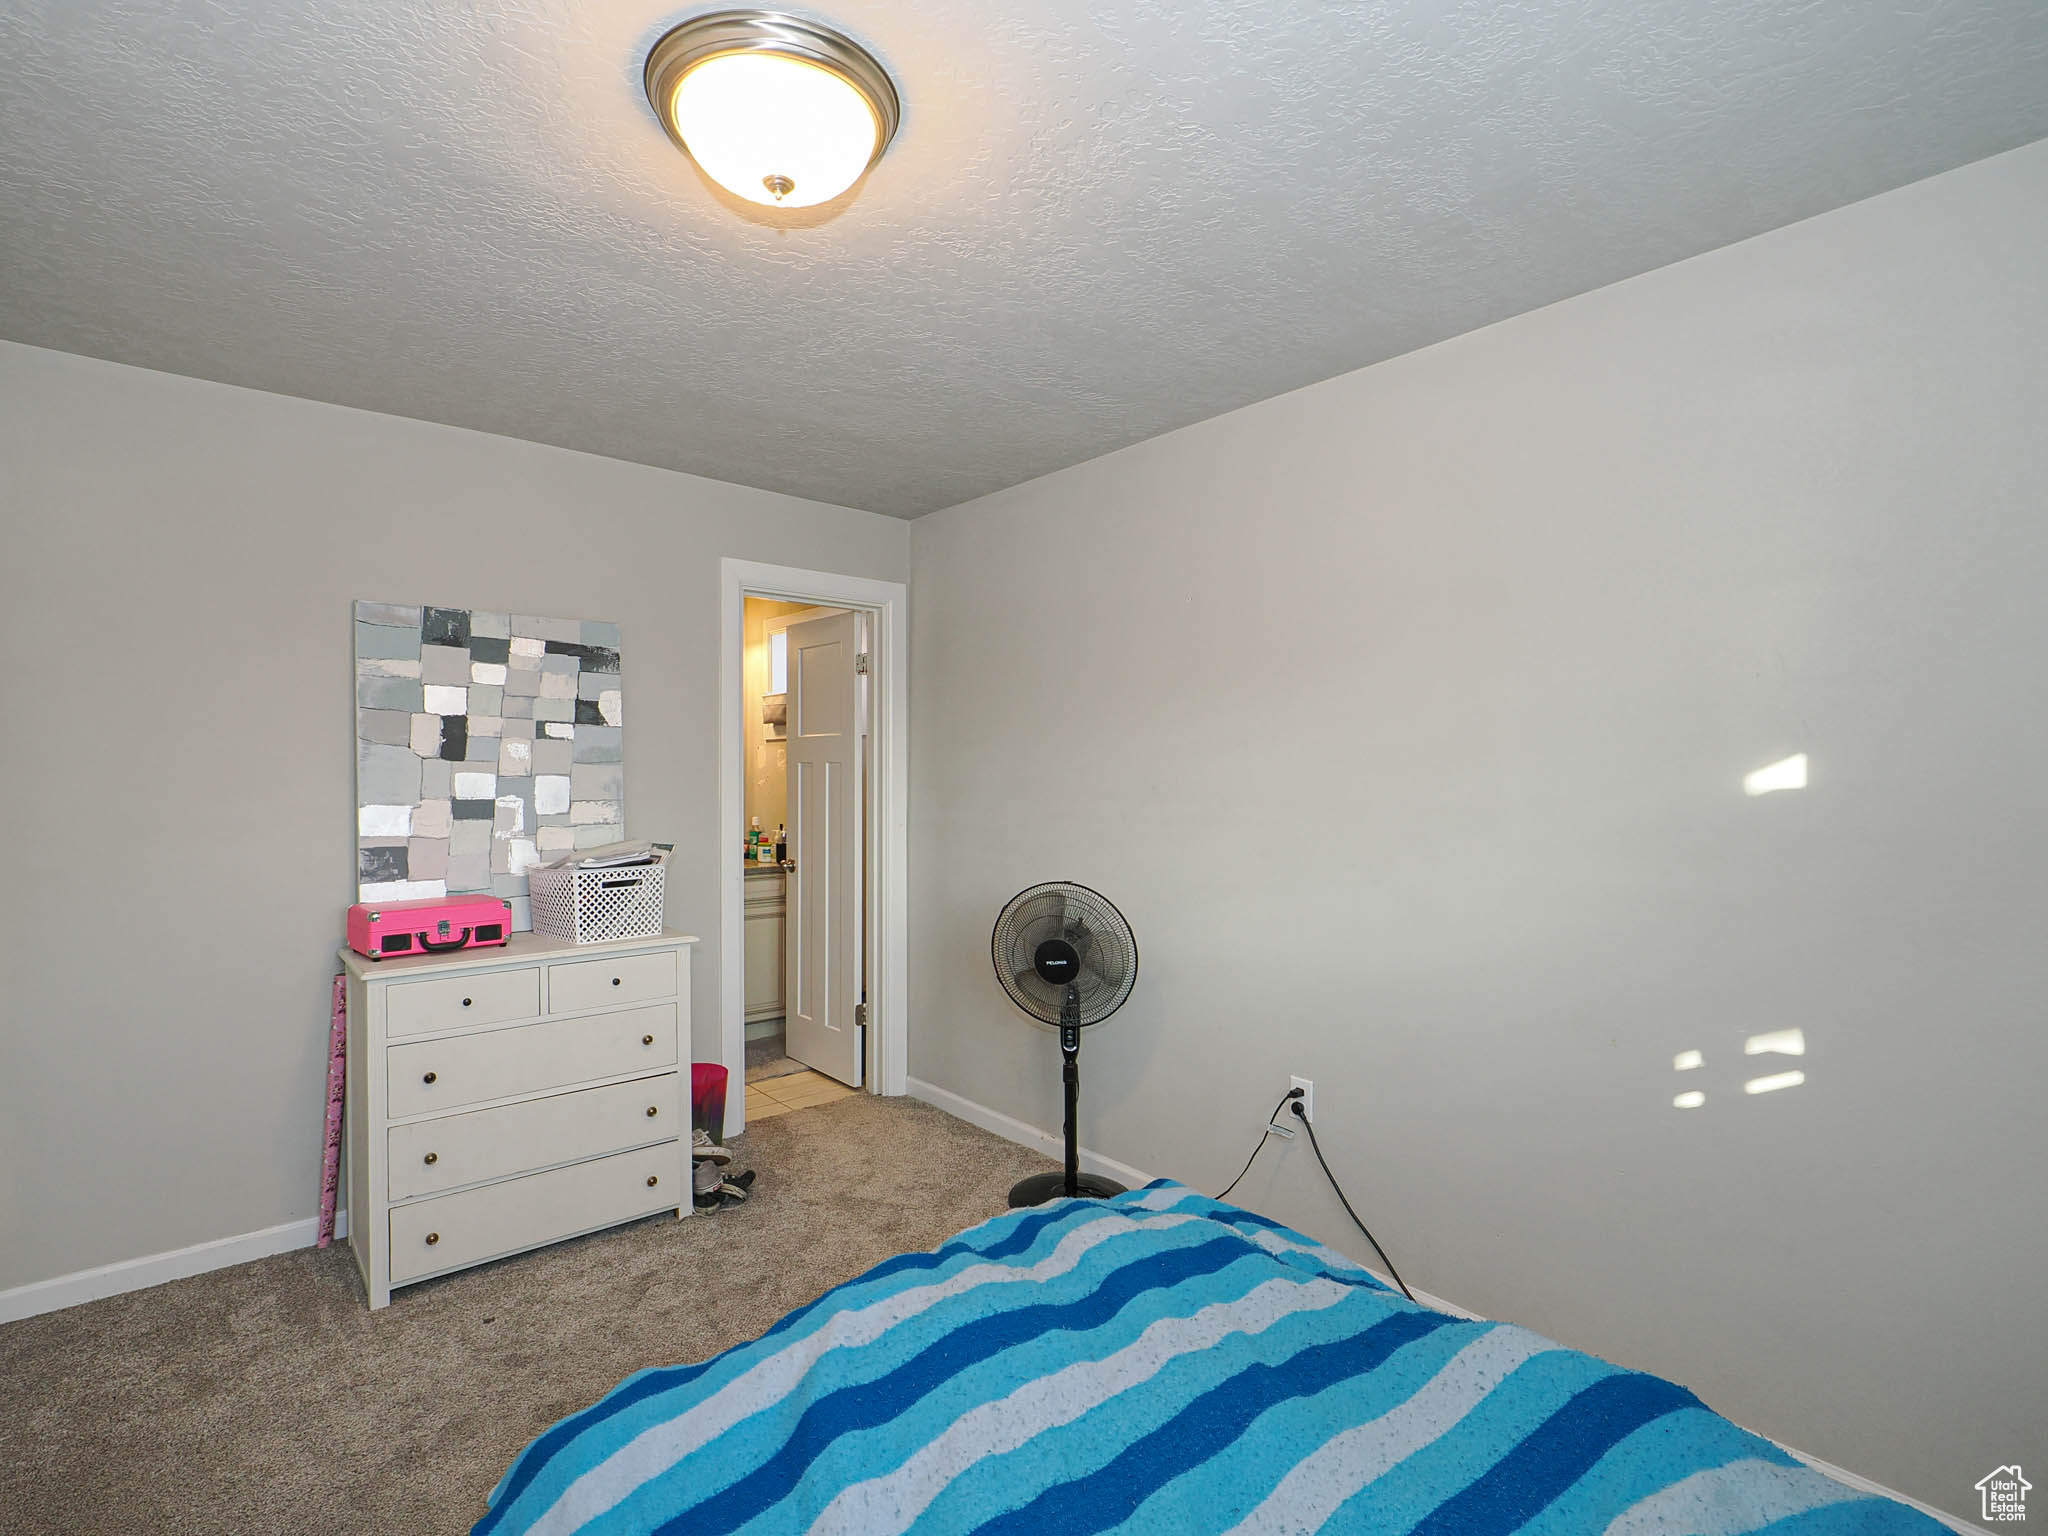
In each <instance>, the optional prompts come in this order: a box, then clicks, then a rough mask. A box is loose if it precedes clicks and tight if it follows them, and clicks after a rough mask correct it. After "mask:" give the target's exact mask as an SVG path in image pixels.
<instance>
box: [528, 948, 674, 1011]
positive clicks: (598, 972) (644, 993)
mask: <svg viewBox="0 0 2048 1536" xmlns="http://www.w3.org/2000/svg"><path fill="white" fill-rule="evenodd" d="M675 995H676V957H675V951H673V950H669V951H667V952H665V953H663V954H658V955H620V956H619V957H618V958H617V959H614V960H574V961H570V962H568V963H567V964H564V965H551V966H549V967H548V1012H549V1013H580V1012H582V1011H583V1010H584V1009H586V1008H609V1007H611V1006H612V1005H613V1004H615V1003H640V1002H646V1001H647V1000H649V999H650V998H656V997H674V996H675Z"/></svg>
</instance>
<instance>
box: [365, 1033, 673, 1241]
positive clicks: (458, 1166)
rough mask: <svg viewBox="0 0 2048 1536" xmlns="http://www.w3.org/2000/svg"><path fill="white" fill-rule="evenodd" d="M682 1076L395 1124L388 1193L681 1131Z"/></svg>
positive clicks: (399, 1194)
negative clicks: (407, 1123)
mask: <svg viewBox="0 0 2048 1536" xmlns="http://www.w3.org/2000/svg"><path fill="white" fill-rule="evenodd" d="M642 1033H643V1034H644V1033H645V1031H644V1030H643V1031H642ZM680 1082H681V1079H680V1078H678V1077H677V1075H676V1074H675V1073H673V1072H671V1073H669V1074H668V1075H667V1076H665V1077H643V1078H639V1079H636V1080H635V1081H633V1082H630V1083H614V1084H612V1085H611V1087H609V1088H585V1089H583V1090H582V1091H581V1092H579V1093H558V1094H556V1095H555V1096H554V1097H552V1098H546V1099H529V1100H527V1101H526V1102H525V1103H524V1104H505V1105H501V1106H500V1107H498V1108H497V1109H475V1110H471V1111H470V1112H469V1113H468V1114H466V1115H444V1116H442V1117H441V1118H440V1119H438V1120H416V1121H414V1122H413V1123H412V1124H411V1125H394V1126H393V1127H392V1128H391V1130H390V1132H389V1133H388V1140H387V1143H386V1145H387V1147H388V1149H389V1151H390V1159H389V1161H390V1169H391V1198H392V1199H393V1200H409V1199H411V1198H412V1197H413V1196H414V1195H431V1194H433V1193H435V1192H436V1191H438V1190H443V1189H453V1188H455V1186H456V1185H458V1184H480V1183H482V1182H483V1181H484V1180H485V1179H501V1178H504V1177H505V1176H506V1175H508V1174H514V1173H524V1172H526V1171H527V1170H528V1169H529V1168H549V1167H552V1166H554V1165H555V1164H556V1163H573V1162H576V1161H578V1160H580V1159H582V1158H586V1157H596V1156H598V1155H599V1154H601V1153H605V1152H616V1151H618V1150H619V1149H620V1148H621V1147H637V1146H641V1145H643V1144H645V1143H647V1142H650V1141H660V1140H662V1139H663V1138H665V1137H672V1136H675V1135H678V1134H680V1132H679V1127H680V1126H681V1125H682V1124H683V1100H682V1090H681V1088H680V1087H679V1086H678V1085H679V1083H680Z"/></svg>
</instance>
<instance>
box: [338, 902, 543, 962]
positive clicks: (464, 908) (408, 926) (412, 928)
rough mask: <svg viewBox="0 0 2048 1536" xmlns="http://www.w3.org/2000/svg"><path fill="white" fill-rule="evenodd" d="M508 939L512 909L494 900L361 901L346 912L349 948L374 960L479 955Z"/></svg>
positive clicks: (510, 906)
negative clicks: (463, 951) (472, 952)
mask: <svg viewBox="0 0 2048 1536" xmlns="http://www.w3.org/2000/svg"><path fill="white" fill-rule="evenodd" d="M511 936H512V903H511V902H509V901H506V900H504V899H503V898H502V897H498V896H427V897H423V898H421V899H418V900H415V901H359V902H357V903H356V904H355V905H354V906H352V907H350V908H349V909H348V947H349V948H350V949H352V950H354V951H355V952H356V953H357V954H359V955H368V956H369V957H370V958H371V959H372V960H384V959H388V958H389V957H390V956H392V955H440V954H447V953H449V952H450V951H453V950H458V949H483V948H487V947H489V946H490V945H493V944H503V943H504V942H505V941H506V940H507V939H509V938H510V937H511Z"/></svg>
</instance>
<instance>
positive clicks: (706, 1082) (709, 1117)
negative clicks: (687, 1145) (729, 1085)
mask: <svg viewBox="0 0 2048 1536" xmlns="http://www.w3.org/2000/svg"><path fill="white" fill-rule="evenodd" d="M690 1125H691V1127H692V1128H693V1129H695V1130H699V1131H709V1132H710V1133H711V1139H712V1140H713V1141H723V1140H724V1139H725V1068H723V1067H721V1066H719V1065H718V1063H716V1062H713V1061H699V1062H693V1063H692V1064H691V1066H690Z"/></svg>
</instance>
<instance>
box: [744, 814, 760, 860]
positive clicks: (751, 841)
mask: <svg viewBox="0 0 2048 1536" xmlns="http://www.w3.org/2000/svg"><path fill="white" fill-rule="evenodd" d="M760 850H761V818H760V817H758V816H756V817H755V818H754V821H753V825H752V826H750V827H748V828H747V859H748V862H750V863H751V862H752V861H753V860H754V859H755V858H757V857H759V855H760Z"/></svg>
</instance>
